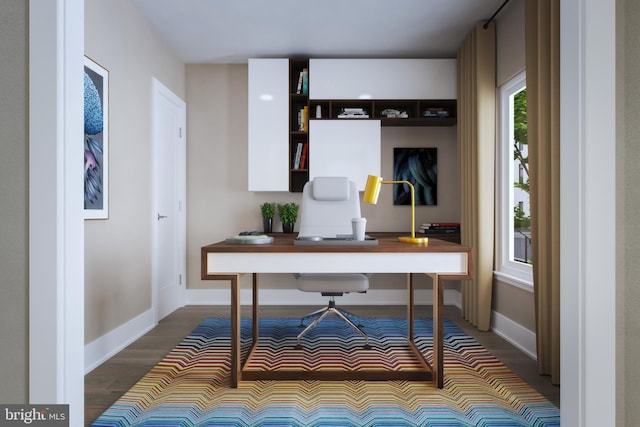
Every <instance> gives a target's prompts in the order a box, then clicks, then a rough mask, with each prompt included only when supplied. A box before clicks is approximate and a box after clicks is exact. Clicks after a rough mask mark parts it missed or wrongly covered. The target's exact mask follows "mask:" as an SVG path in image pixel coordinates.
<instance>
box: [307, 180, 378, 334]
mask: <svg viewBox="0 0 640 427" xmlns="http://www.w3.org/2000/svg"><path fill="white" fill-rule="evenodd" d="M358 217H360V199H359V194H358V190H357V188H356V185H355V183H354V182H352V181H349V179H348V178H345V177H316V178H314V179H313V180H312V181H309V182H307V183H306V184H305V186H304V188H303V190H302V204H301V206H300V231H299V232H298V238H303V239H304V238H317V237H323V238H336V237H340V236H343V235H344V236H348V235H351V234H352V228H351V219H352V218H358ZM295 276H296V279H297V284H298V289H299V290H301V291H303V292H319V293H321V294H322V295H323V296H328V297H330V300H329V305H328V306H327V307H325V308H322V309H320V310H317V311H315V312H313V313H310V314H308V315H306V316H304V317H303V318H302V319H301V321H300V326H302V327H303V326H304V320H305V319H307V318H310V317H315V319H314V320H313V322H311V323H310V324H309V325H308V326H307V327H306V328H305V329H304V330H303V331H302V332H301V333H300V334H299V335H298V337H297V338H298V346H300V339H301V338H302V337H303V336H304V335H305V334H306V333H307V332H309V331H310V330H311V329H313V328H314V327H315V326H316V325H317V324H318V323H319V322H320V321H321V320H322V319H324V318H325V317H326V316H328V315H329V314H334V315H336V316H338V317H339V318H341V319H342V320H344V321H345V322H346V323H347V324H348V325H350V326H351V327H352V328H354V329H355V330H356V331H358V333H360V334H361V335H362V336H363V337H364V338H365V346H366V347H368V346H369V338H368V337H367V334H365V333H364V332H363V331H362V326H358V325H356V324H355V323H354V322H353V321H352V320H351V319H350V317H356V316H354V315H353V314H351V313H349V312H346V311H344V310H339V309H338V308H337V307H336V305H335V300H334V297H336V296H342V295H343V294H345V293H349V292H365V291H366V290H367V289H369V276H370V275H369V274H358V273H301V274H296V275H295Z"/></svg>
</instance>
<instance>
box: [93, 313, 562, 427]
mask: <svg viewBox="0 0 640 427" xmlns="http://www.w3.org/2000/svg"><path fill="white" fill-rule="evenodd" d="M361 321H362V323H363V325H364V330H365V331H366V332H367V333H368V335H369V340H370V344H371V347H372V349H371V350H367V349H364V348H363V340H362V338H361V337H360V336H359V335H358V334H356V333H354V332H353V331H352V330H350V329H349V328H348V327H346V326H345V325H344V323H343V322H342V321H340V320H338V319H329V318H328V319H325V320H323V321H322V322H321V323H320V324H319V325H318V326H317V327H316V328H315V329H314V330H313V331H311V332H310V333H309V334H308V335H307V336H305V338H304V340H303V349H302V350H295V349H294V346H295V344H296V339H295V337H296V335H297V334H298V333H299V331H300V329H299V326H298V325H299V320H298V319H261V320H260V346H259V349H258V351H257V352H256V356H257V357H256V358H255V360H258V362H256V365H261V364H265V365H267V366H275V365H278V366H279V367H280V368H284V369H286V367H287V364H292V365H293V364H295V365H296V367H297V368H299V367H307V368H308V369H322V368H321V367H319V366H321V365H324V364H326V363H327V362H328V364H329V365H331V367H332V368H333V369H335V367H336V366H344V367H345V368H349V369H351V368H353V367H354V366H358V367H359V368H364V369H366V367H367V366H375V367H376V368H380V367H382V366H383V365H384V366H386V367H391V368H393V367H395V368H402V369H412V367H411V365H412V363H413V362H411V361H410V360H409V357H408V356H407V357H404V356H403V355H407V354H409V352H408V350H407V349H406V340H405V336H406V328H407V326H406V320H402V319H366V318H363V319H361ZM242 322H243V323H242V324H243V350H244V352H245V353H246V351H248V346H249V340H250V336H251V330H250V329H251V325H250V320H248V319H243V320H242ZM415 330H416V335H417V336H421V337H426V338H425V339H424V340H422V341H418V342H417V345H418V347H419V348H421V349H423V351H424V353H425V355H426V356H427V357H430V354H429V347H430V346H431V338H430V337H431V332H432V324H431V320H430V319H417V320H416V325H415ZM229 335H230V322H229V319H207V320H205V321H204V322H203V323H202V324H200V325H199V326H198V327H197V328H196V329H194V331H193V332H192V333H191V334H190V335H189V336H187V337H186V338H185V339H184V340H183V341H182V342H181V343H180V344H179V345H178V346H177V347H176V348H175V349H173V350H172V351H171V353H169V354H168V355H167V356H166V357H165V358H164V359H163V360H162V361H161V362H160V363H159V364H158V365H157V366H155V367H154V368H153V369H152V370H151V371H149V373H148V374H147V375H145V376H144V378H142V379H141V380H140V381H139V382H138V383H137V384H136V385H134V386H133V387H132V388H131V389H130V390H129V391H128V392H127V393H126V394H125V395H123V396H122V397H121V398H120V399H119V400H118V401H117V402H116V403H114V404H113V405H112V406H111V407H110V408H109V409H108V410H107V411H105V412H104V414H102V415H101V416H100V417H99V418H98V419H97V420H96V421H95V422H94V423H93V426H211V427H232V426H234V427H235V426H248V427H253V426H271V427H275V426H282V427H284V426H315V427H321V426H322V427H343V426H344V427H346V426H350V427H352V426H353V427H361V426H381V427H382V426H394V427H396V426H397V427H400V426H411V427H416V426H541V427H542V426H544V427H548V426H559V425H560V411H559V409H558V408H556V407H555V406H554V405H553V404H551V403H550V402H549V401H548V400H546V399H545V398H544V397H543V396H541V395H540V394H539V393H538V392H537V391H535V390H534V389H532V388H531V387H530V386H529V385H528V384H527V383H525V382H524V381H523V380H522V379H520V378H519V377H517V376H516V375H515V374H514V373H513V372H512V371H511V370H509V369H508V368H507V367H505V366H504V365H503V364H502V363H500V361H498V360H497V359H496V358H495V357H494V356H492V355H491V354H490V353H489V352H487V350H486V349H484V348H483V347H482V346H481V345H480V344H478V343H477V342H476V341H475V340H474V339H472V338H471V337H469V336H468V335H466V334H465V333H464V332H462V330H460V329H459V328H458V327H457V326H456V325H455V324H453V323H452V322H449V321H445V347H444V353H445V367H444V371H445V384H444V388H443V389H440V390H439V389H437V388H435V387H434V386H433V385H432V384H430V383H425V382H420V381H331V382H329V381H244V382H242V383H240V385H239V387H238V388H237V389H232V388H230V387H229V342H230V340H229ZM372 352H373V353H372ZM382 353H384V355H386V358H383V360H384V361H385V362H384V363H383V362H381V359H380V358H379V357H378V356H379V355H380V354H382ZM319 362H322V363H319ZM255 369H259V367H257V366H256V367H255Z"/></svg>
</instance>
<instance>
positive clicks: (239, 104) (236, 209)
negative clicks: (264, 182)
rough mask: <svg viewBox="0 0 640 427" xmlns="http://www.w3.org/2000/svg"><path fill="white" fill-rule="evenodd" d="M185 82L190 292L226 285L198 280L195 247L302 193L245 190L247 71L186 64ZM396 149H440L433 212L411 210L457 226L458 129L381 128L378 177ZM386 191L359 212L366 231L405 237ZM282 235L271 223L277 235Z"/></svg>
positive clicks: (403, 216)
mask: <svg viewBox="0 0 640 427" xmlns="http://www.w3.org/2000/svg"><path fill="white" fill-rule="evenodd" d="M186 76H187V77H186V80H187V105H188V107H187V108H188V111H187V129H188V135H187V144H188V153H187V164H188V167H187V169H188V172H187V199H188V203H187V206H188V209H187V229H188V230H187V247H188V248H187V280H188V287H189V288H192V289H193V288H208V287H216V288H226V286H227V284H225V283H219V282H211V281H202V280H200V247H201V246H203V245H206V244H208V243H211V242H214V241H218V240H222V239H224V238H225V237H227V236H229V235H231V234H234V233H237V232H239V231H242V230H261V229H262V219H261V217H260V211H259V205H260V204H261V203H264V202H265V201H275V202H278V203H281V202H287V201H295V202H297V203H299V202H300V199H301V194H300V193H287V192H266V193H264V192H249V191H247V126H248V123H247V115H248V112H247V65H238V64H234V65H187V71H186ZM283 143H286V141H283ZM401 146H411V147H437V148H438V177H439V180H438V182H439V184H438V185H439V189H438V198H439V200H438V206H418V207H416V222H417V223H421V222H424V221H458V220H459V211H460V209H459V190H458V165H457V147H456V128H455V127H447V128H429V127H420V128H388V127H385V128H383V129H382V173H383V176H385V177H391V176H392V174H393V166H392V158H393V147H401ZM387 190H388V191H383V192H382V193H381V196H380V201H379V202H378V204H377V205H375V206H373V205H372V206H367V205H364V204H363V205H362V214H363V216H365V217H366V218H367V221H368V222H367V227H368V230H370V231H376V230H377V231H381V230H383V231H409V227H410V221H411V213H410V209H409V208H408V207H406V206H395V207H394V206H393V204H392V199H391V189H390V188H389V189H387ZM280 230H281V228H280V224H279V223H276V224H275V226H274V231H280ZM244 280H247V281H248V280H249V279H248V278H245V279H244ZM261 286H263V287H264V288H268V287H272V288H286V287H292V286H294V284H293V281H292V277H291V275H272V276H268V277H264V279H261ZM397 286H405V282H404V278H395V277H391V278H390V277H388V276H387V275H377V276H376V277H374V282H373V284H372V287H378V288H389V287H397ZM224 303H226V301H225V302H224Z"/></svg>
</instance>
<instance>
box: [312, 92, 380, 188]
mask: <svg viewBox="0 0 640 427" xmlns="http://www.w3.org/2000/svg"><path fill="white" fill-rule="evenodd" d="M310 87H311V85H310ZM380 150H381V147H380V120H357V119H356V120H310V121H309V156H310V158H311V162H310V164H309V179H310V180H311V179H313V178H314V177H316V176H346V177H349V178H350V179H351V180H352V181H354V182H355V183H356V187H357V188H358V191H364V186H365V183H366V181H367V175H378V176H379V175H380Z"/></svg>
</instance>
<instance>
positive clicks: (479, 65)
mask: <svg viewBox="0 0 640 427" xmlns="http://www.w3.org/2000/svg"><path fill="white" fill-rule="evenodd" d="M495 46H496V41H495V26H494V24H493V22H492V23H490V24H489V26H488V27H487V29H484V28H483V24H482V23H479V24H478V25H476V28H475V29H474V30H473V31H472V32H471V34H470V35H469V36H468V37H467V38H466V39H465V41H464V42H463V44H462V46H461V47H460V48H459V49H458V163H459V169H460V196H461V200H460V202H461V203H460V206H461V215H460V216H461V218H460V223H461V239H462V244H463V245H469V246H471V247H472V254H473V264H472V265H473V269H472V274H473V279H471V280H465V281H463V282H462V314H463V316H464V318H465V319H467V320H468V321H469V322H470V323H472V324H473V325H475V326H476V327H477V328H478V329H480V330H481V331H487V330H489V327H490V320H491V290H492V285H493V257H494V252H493V240H494V208H495V206H494V204H495V201H494V197H495V194H494V168H495V145H496V143H495V139H496V135H495V128H496V123H495V119H496V106H495V102H496V101H495V98H496V77H495V74H496V72H495V63H496V55H495Z"/></svg>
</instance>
